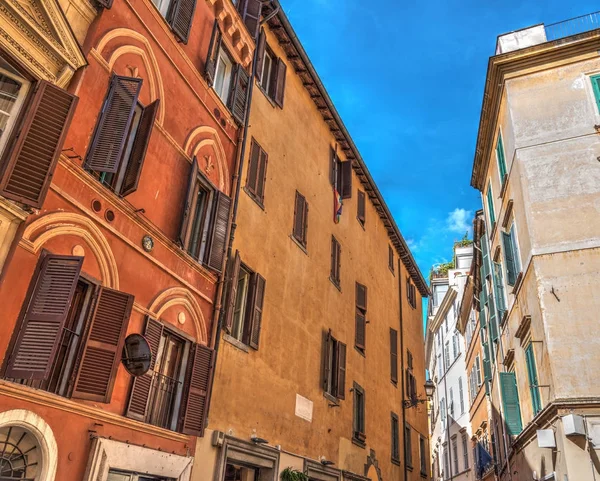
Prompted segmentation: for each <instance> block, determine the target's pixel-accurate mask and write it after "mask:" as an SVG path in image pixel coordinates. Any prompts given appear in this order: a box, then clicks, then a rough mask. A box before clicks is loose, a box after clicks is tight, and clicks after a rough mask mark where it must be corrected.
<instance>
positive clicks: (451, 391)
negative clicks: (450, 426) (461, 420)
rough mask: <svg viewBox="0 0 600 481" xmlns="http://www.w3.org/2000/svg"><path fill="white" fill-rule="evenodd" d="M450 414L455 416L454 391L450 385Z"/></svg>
mask: <svg viewBox="0 0 600 481" xmlns="http://www.w3.org/2000/svg"><path fill="white" fill-rule="evenodd" d="M448 414H449V415H450V416H451V417H454V393H453V390H452V387H450V402H449V403H448Z"/></svg>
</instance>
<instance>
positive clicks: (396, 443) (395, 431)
mask: <svg viewBox="0 0 600 481" xmlns="http://www.w3.org/2000/svg"><path fill="white" fill-rule="evenodd" d="M392 463H394V464H400V427H399V423H398V415H397V414H395V413H392Z"/></svg>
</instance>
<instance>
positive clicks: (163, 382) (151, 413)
mask: <svg viewBox="0 0 600 481" xmlns="http://www.w3.org/2000/svg"><path fill="white" fill-rule="evenodd" d="M180 385H181V383H180V382H179V381H178V380H176V379H172V378H170V377H168V376H164V375H162V374H159V373H154V379H153V380H152V389H151V391H150V395H149V397H150V400H149V404H148V422H149V423H150V424H153V425H154V426H159V427H161V428H166V429H170V424H171V421H172V417H173V408H174V404H175V403H174V400H175V396H176V395H177V392H178V390H179V388H180Z"/></svg>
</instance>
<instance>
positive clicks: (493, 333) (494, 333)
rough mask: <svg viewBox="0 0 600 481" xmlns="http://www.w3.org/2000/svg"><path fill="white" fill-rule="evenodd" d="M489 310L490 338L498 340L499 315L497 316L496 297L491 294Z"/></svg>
mask: <svg viewBox="0 0 600 481" xmlns="http://www.w3.org/2000/svg"><path fill="white" fill-rule="evenodd" d="M488 303H489V306H488V307H489V311H490V322H489V326H490V338H491V339H492V341H494V342H495V341H497V340H498V317H497V316H496V308H495V305H494V297H493V296H490V297H489V300H488Z"/></svg>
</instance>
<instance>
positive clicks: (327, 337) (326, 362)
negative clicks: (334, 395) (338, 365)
mask: <svg viewBox="0 0 600 481" xmlns="http://www.w3.org/2000/svg"><path fill="white" fill-rule="evenodd" d="M332 342H333V340H332V337H331V329H330V330H329V331H327V332H325V331H323V353H322V354H323V355H322V359H323V366H322V370H321V371H322V385H323V391H325V392H329V391H330V387H331V386H330V385H329V374H330V371H331V354H332V351H333V349H331V348H330V347H331V344H332Z"/></svg>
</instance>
